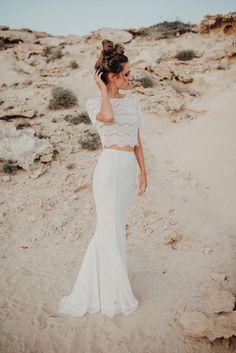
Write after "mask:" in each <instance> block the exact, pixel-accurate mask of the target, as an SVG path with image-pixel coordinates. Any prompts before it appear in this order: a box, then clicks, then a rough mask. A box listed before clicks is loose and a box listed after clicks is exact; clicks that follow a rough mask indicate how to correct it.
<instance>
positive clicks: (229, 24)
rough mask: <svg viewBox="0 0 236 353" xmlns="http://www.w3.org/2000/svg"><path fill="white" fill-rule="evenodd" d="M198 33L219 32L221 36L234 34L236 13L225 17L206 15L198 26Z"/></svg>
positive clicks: (235, 31) (235, 30)
mask: <svg viewBox="0 0 236 353" xmlns="http://www.w3.org/2000/svg"><path fill="white" fill-rule="evenodd" d="M198 30H199V32H200V33H209V32H210V31H212V30H220V31H221V32H222V34H232V33H236V12H230V13H228V14H226V15H221V14H217V15H213V16H211V15H207V16H205V17H204V18H203V20H202V21H201V23H200V24H199V26H198Z"/></svg>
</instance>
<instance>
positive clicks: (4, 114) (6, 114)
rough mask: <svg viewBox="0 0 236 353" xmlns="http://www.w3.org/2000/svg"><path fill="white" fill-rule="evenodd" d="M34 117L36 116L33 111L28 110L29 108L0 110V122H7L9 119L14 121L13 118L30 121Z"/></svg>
mask: <svg viewBox="0 0 236 353" xmlns="http://www.w3.org/2000/svg"><path fill="white" fill-rule="evenodd" d="M35 115H36V110H35V109H29V108H28V109H27V108H23V107H21V106H19V107H16V108H13V109H11V110H8V111H5V110H0V119H2V120H9V119H15V118H28V119H32V118H34V117H35Z"/></svg>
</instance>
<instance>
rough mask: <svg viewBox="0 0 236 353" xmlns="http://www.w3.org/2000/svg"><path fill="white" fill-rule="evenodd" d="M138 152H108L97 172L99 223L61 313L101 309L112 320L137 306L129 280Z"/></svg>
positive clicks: (95, 176)
mask: <svg viewBox="0 0 236 353" xmlns="http://www.w3.org/2000/svg"><path fill="white" fill-rule="evenodd" d="M136 176H137V160H136V157H135V154H134V153H133V152H127V151H122V150H112V149H104V150H103V151H102V153H101V154H100V156H99V159H98V162H97V164H96V167H95V169H94V173H93V184H92V185H93V196H94V200H95V206H96V214H97V224H96V230H95V233H94V234H93V236H92V238H91V240H90V242H89V245H88V248H87V250H86V253H85V255H84V258H83V261H82V265H81V268H80V271H79V273H78V276H77V279H76V281H75V284H74V287H73V289H72V292H71V293H70V295H68V296H64V297H62V299H61V301H60V304H59V312H61V313H63V314H67V315H72V316H83V315H84V314H86V312H88V313H95V312H97V311H101V313H102V314H105V315H108V316H110V317H113V316H114V315H115V314H118V313H124V314H126V315H128V314H130V313H131V312H133V311H135V310H136V309H137V307H138V304H139V302H138V299H137V298H135V296H134V294H133V292H132V288H131V285H130V282H129V278H128V269H127V253H126V222H127V214H128V208H129V205H130V201H131V199H132V195H133V192H134V189H135V184H136Z"/></svg>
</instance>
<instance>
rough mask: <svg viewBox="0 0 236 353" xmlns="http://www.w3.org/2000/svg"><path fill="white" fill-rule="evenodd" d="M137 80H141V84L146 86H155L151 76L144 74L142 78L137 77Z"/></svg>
mask: <svg viewBox="0 0 236 353" xmlns="http://www.w3.org/2000/svg"><path fill="white" fill-rule="evenodd" d="M136 81H138V82H140V83H141V85H142V86H143V87H144V88H147V87H153V86H154V83H153V80H152V78H151V77H150V76H147V75H146V76H143V77H141V78H138V79H136Z"/></svg>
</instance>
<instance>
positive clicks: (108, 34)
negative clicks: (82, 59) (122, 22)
mask: <svg viewBox="0 0 236 353" xmlns="http://www.w3.org/2000/svg"><path fill="white" fill-rule="evenodd" d="M96 35H98V36H99V37H100V38H101V40H103V39H106V38H109V40H112V41H113V42H114V43H118V42H121V43H128V42H130V41H131V40H132V39H133V35H132V34H131V33H129V32H127V31H123V30H118V29H117V30H116V29H114V28H104V29H100V30H98V31H96Z"/></svg>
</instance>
